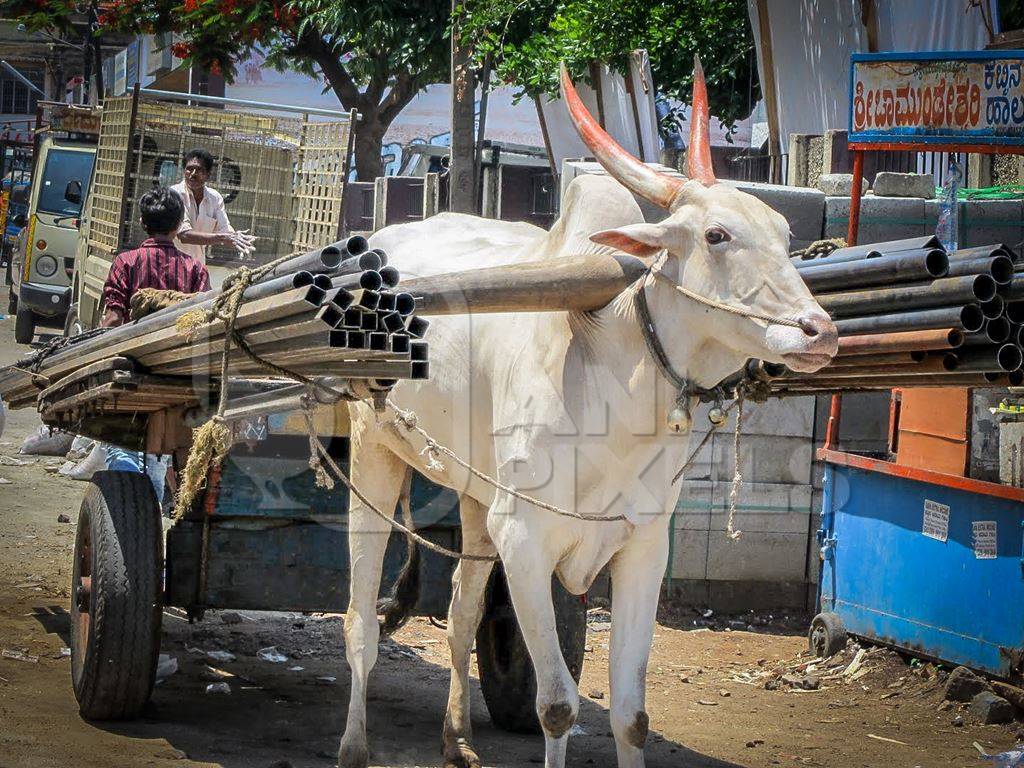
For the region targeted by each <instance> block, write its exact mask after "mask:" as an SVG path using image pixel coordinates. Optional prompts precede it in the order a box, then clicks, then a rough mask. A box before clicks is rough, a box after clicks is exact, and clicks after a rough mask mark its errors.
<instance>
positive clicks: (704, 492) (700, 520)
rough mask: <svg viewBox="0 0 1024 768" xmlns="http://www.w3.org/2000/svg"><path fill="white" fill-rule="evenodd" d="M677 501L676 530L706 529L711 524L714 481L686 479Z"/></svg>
mask: <svg viewBox="0 0 1024 768" xmlns="http://www.w3.org/2000/svg"><path fill="white" fill-rule="evenodd" d="M681 484H682V489H681V490H680V492H679V501H677V502H676V512H675V514H676V521H675V527H676V530H677V531H678V530H685V531H690V530H694V531H706V530H708V529H709V528H710V526H711V505H712V504H713V503H714V501H713V495H714V483H713V482H712V481H710V480H685V481H683V482H682V483H681Z"/></svg>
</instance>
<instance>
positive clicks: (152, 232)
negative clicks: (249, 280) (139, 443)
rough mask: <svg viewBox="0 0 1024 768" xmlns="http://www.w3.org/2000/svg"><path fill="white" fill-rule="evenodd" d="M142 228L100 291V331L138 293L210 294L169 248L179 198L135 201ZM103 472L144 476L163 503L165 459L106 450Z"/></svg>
mask: <svg viewBox="0 0 1024 768" xmlns="http://www.w3.org/2000/svg"><path fill="white" fill-rule="evenodd" d="M139 211H140V212H141V218H142V226H143V228H144V229H145V230H146V232H147V233H148V234H149V237H148V238H147V239H146V240H143V241H142V243H141V244H140V245H139V247H138V248H133V249H132V250H130V251H125V252H124V253H121V254H118V256H117V257H116V258H115V259H114V263H113V264H111V265H110V273H109V274H108V275H107V282H106V283H105V284H104V285H103V319H102V321H101V322H100V324H101V325H103V326H104V327H107V328H109V327H112V326H115V325H122V324H124V323H125V321H127V320H128V317H129V307H130V306H131V303H130V302H131V299H132V295H133V294H134V293H135V292H136V291H138V290H139V289H140V288H157V289H161V290H168V289H169V290H172V291H180V292H181V293H197V292H199V291H208V290H209V289H210V275H209V273H208V272H207V271H206V266H205V265H204V264H203V263H202V262H200V261H199V260H198V259H195V258H193V257H192V256H189V255H188V254H187V253H182V252H181V251H179V250H178V249H177V248H175V247H174V235H175V233H177V231H178V227H180V226H181V222H182V219H183V218H184V216H185V207H184V205H183V204H182V202H181V198H180V197H178V195H176V194H175V193H174V192H172V191H171V190H169V189H167V188H166V187H158V188H156V189H153V190H151V191H149V192H147V193H146V194H144V195H143V196H142V197H141V198H140V199H139ZM105 448H106V454H107V469H112V470H118V471H122V472H145V473H146V474H147V475H149V479H150V480H151V481H152V483H153V490H154V492H155V493H156V501H157V504H158V505H161V504H162V503H163V500H164V487H165V484H166V481H167V469H168V467H169V466H170V458H171V457H170V456H144V455H143V454H142V453H141V452H140V451H133V450H129V449H127V448H122V447H120V446H117V445H111V444H109V443H108V444H107V445H106V446H105Z"/></svg>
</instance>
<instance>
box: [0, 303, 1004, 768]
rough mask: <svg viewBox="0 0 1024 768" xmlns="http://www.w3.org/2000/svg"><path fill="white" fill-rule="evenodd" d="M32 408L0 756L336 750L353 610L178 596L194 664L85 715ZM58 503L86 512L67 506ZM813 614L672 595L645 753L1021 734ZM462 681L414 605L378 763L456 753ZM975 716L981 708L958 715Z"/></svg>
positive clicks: (0, 534)
mask: <svg viewBox="0 0 1024 768" xmlns="http://www.w3.org/2000/svg"><path fill="white" fill-rule="evenodd" d="M22 351H24V348H22V347H17V346H16V345H15V344H14V342H13V318H6V319H4V320H3V321H0V364H6V363H9V362H11V361H13V360H14V359H16V357H17V356H18V355H19V354H21V352H22ZM35 425H36V421H35V414H34V412H32V411H18V412H15V413H13V414H9V416H8V422H7V429H6V431H5V433H4V434H3V435H2V436H0V478H4V479H6V480H9V481H10V483H9V484H0V648H2V649H5V650H9V651H15V652H17V651H22V652H24V653H26V654H27V655H28V657H29V659H31V658H32V657H38V660H37V661H32V660H23V659H14V658H3V657H0V768H45V767H47V766H54V767H57V766H59V767H60V768H66V766H75V767H76V768H114V767H120V766H125V767H131V768H135V767H136V766H174V768H184V767H186V766H223V768H271V767H272V766H276V768H284V766H292V767H293V768H329V767H330V766H333V765H335V755H336V750H337V745H338V739H339V736H340V733H341V729H342V725H343V723H344V715H345V708H346V705H347V698H348V670H347V666H346V664H345V660H344V654H343V653H342V648H343V641H342V632H341V620H340V618H339V617H330V616H301V615H284V614H273V615H266V614H259V613H254V612H247V613H244V614H241V615H239V616H231V615H225V614H223V613H220V614H218V613H211V614H208V616H207V618H206V620H205V621H204V622H202V623H200V624H196V625H191V626H190V625H189V624H188V622H187V621H186V620H184V618H183V617H182V616H181V615H180V614H179V613H178V612H176V611H172V610H167V611H165V614H164V640H163V652H164V653H166V654H169V655H170V656H172V657H174V659H175V660H176V661H177V664H178V671H177V672H176V673H174V674H173V675H171V676H170V677H168V678H167V679H166V680H164V682H162V683H161V684H160V685H159V686H158V687H157V688H156V690H155V692H154V695H153V699H152V704H151V706H150V708H149V710H148V711H147V713H146V715H145V717H144V718H143V719H141V720H139V721H137V722H132V723H90V722H86V721H84V720H82V719H81V718H80V717H79V715H78V710H77V706H76V704H75V700H74V696H73V695H72V691H71V685H70V661H69V659H68V658H67V657H66V656H65V655H62V649H64V648H66V647H67V645H68V642H69V640H68V630H69V625H68V607H69V601H68V594H69V591H68V587H69V581H70V564H71V549H72V544H73V540H74V531H75V521H76V519H77V510H78V506H79V503H80V500H81V496H82V493H83V491H84V484H83V483H81V482H76V481H73V480H67V479H64V478H62V477H59V476H57V475H55V474H51V473H48V472H47V471H46V466H47V464H48V463H52V462H53V460H49V459H45V458H38V459H32V458H29V463H28V464H25V465H22V466H16V465H11V463H10V462H8V461H7V460H5V459H4V458H3V457H14V456H15V454H16V451H17V448H18V446H19V445H20V443H21V440H22V439H23V438H24V436H25V435H26V434H27V433H28V432H30V431H31V430H32V429H33V428H34V427H35ZM62 513H63V514H67V515H69V516H70V518H71V522H70V523H59V522H58V520H57V517H58V515H59V514H62ZM591 619H592V621H591V624H590V629H589V632H588V641H587V642H588V645H587V649H588V652H587V654H586V662H585V665H584V671H583V680H582V682H581V685H580V692H581V695H582V705H581V708H580V719H579V722H578V727H577V729H576V733H577V735H575V736H574V737H573V738H572V740H571V742H570V746H569V758H568V764H569V765H570V766H590V765H597V766H612V765H614V764H615V749H614V743H613V740H612V738H611V732H610V726H609V722H608V711H607V705H608V692H607V691H608V683H607V680H608V632H607V623H606V621H605V619H606V616H603V615H602V614H601V612H600V610H599V609H595V610H594V611H593V616H592V617H591ZM748 621H749V622H750V630H752V631H748V630H747V629H746V627H747V626H748V624H747V622H748ZM803 626H805V623H804V620H803V619H797V618H793V619H791V620H790V621H788V622H785V621H778V620H776V621H768V620H767V617H766V616H765V615H762V616H755V617H746V618H745V619H737V618H736V617H732V619H731V621H729V620H728V619H727V618H725V617H723V618H722V619H719V617H712V619H711V620H704V619H703V617H702V616H701V615H700V614H699V613H698V612H697V611H694V610H692V609H690V608H688V607H681V606H670V607H669V606H667V607H666V609H665V610H664V611H663V616H662V618H661V621H660V622H659V626H658V628H657V630H656V634H655V639H654V648H653V651H652V654H651V663H650V667H649V670H648V676H647V683H648V693H647V702H648V712H649V714H650V721H651V737H650V739H649V741H648V746H647V764H648V765H649V766H655V767H661V766H664V767H666V768H667V767H668V766H672V767H673V768H730V767H732V766H751V767H753V766H776V765H781V766H827V767H829V768H855V767H857V766H872V767H874V766H887V768H902V767H903V766H906V767H907V768H913V767H914V766H922V767H925V766H927V767H931V766H936V767H937V766H981V765H991V763H986V762H982V760H981V759H980V757H979V754H978V751H977V749H976V747H975V746H973V743H974V742H977V743H978V744H979V745H981V747H983V748H984V749H986V750H987V751H988V752H990V753H993V752H999V751H1002V750H1004V749H1006V748H1008V747H1010V746H1012V745H1013V743H1014V742H1015V734H1016V732H1017V729H1018V726H1017V724H1011V725H1008V726H981V725H975V724H972V723H971V722H970V720H969V718H968V716H967V714H966V713H963V714H961V711H960V710H959V709H957V708H956V707H953V706H951V705H949V704H944V703H943V702H942V699H941V676H942V674H943V672H942V671H940V670H936V669H935V668H934V667H933V666H931V665H920V664H917V663H916V662H915V664H914V665H913V666H912V665H910V664H909V663H908V660H905V659H902V658H900V657H899V656H897V655H896V654H894V653H891V652H889V651H884V650H879V649H872V650H870V651H869V652H868V653H867V654H866V656H864V657H863V658H862V668H863V669H867V670H868V671H867V672H864V673H857V674H847V675H844V674H843V672H844V671H846V670H847V669H848V667H849V664H850V663H851V662H852V660H853V658H854V656H855V653H856V650H857V649H856V648H854V647H853V646H851V647H850V648H849V649H848V650H847V652H846V653H845V654H844V656H843V657H842V658H840V659H837V660H835V661H833V662H830V663H820V662H819V663H817V664H815V665H814V667H812V668H809V669H808V668H805V667H806V666H807V664H808V663H809V662H811V660H810V659H808V658H805V657H801V656H800V655H799V654H801V653H802V652H803V649H804V648H805V640H804V637H803V634H802V627H803ZM734 627H735V628H734ZM268 646H276V648H277V649H278V650H279V651H280V652H281V653H283V654H285V655H287V657H288V660H287V661H286V662H283V663H270V662H268V661H264V660H261V659H259V658H258V657H257V651H258V650H259V649H261V648H266V647H268ZM214 650H224V651H229V652H230V653H232V654H234V656H235V659H234V660H233V661H213V660H211V659H210V658H209V657H208V656H207V655H206V652H209V651H214ZM300 668H301V669H300ZM782 672H788V673H795V674H796V675H797V677H798V679H802V678H803V677H804V676H806V675H808V674H810V675H812V676H815V677H817V678H818V682H819V683H820V685H819V687H818V688H817V689H816V690H808V691H805V690H795V689H793V688H790V687H788V686H787V685H785V684H784V683H782V684H780V683H779V679H780V678H779V675H780V674H781V673H782ZM322 678H336V680H333V681H332V680H330V679H322ZM447 679H448V663H447V649H446V644H445V639H444V633H443V631H442V630H440V629H438V628H436V627H434V626H432V625H431V624H430V623H428V622H427V621H426V620H423V619H416V620H414V621H412V622H410V624H409V625H407V626H406V627H405V628H404V629H402V630H401V631H400V632H399V633H398V634H397V635H396V637H395V638H394V639H393V640H391V641H386V642H385V643H384V644H383V647H382V654H381V658H380V661H379V663H378V666H377V668H376V670H374V673H373V675H372V677H371V684H370V697H369V698H370V704H369V730H370V746H371V751H372V762H373V764H374V765H379V766H396V767H397V766H437V765H440V764H441V761H440V755H439V751H438V746H439V743H440V731H441V721H442V717H443V713H444V706H445V700H446V695H447ZM211 682H227V683H228V684H229V686H230V689H231V693H230V695H223V694H219V695H218V694H208V693H206V688H207V686H208V685H210V683H211ZM766 683H767V685H768V688H766V687H765V686H766ZM776 686H777V687H776ZM769 688H774V689H773V690H769ZM473 712H474V728H475V745H476V747H477V750H478V751H479V753H480V755H481V757H482V759H483V761H484V764H485V765H487V766H522V765H530V764H540V763H543V743H542V740H541V739H540V738H539V737H535V736H521V735H511V734H507V733H504V732H501V731H499V730H497V729H495V728H494V727H493V726H491V724H490V722H489V720H488V717H487V711H486V708H485V706H484V703H483V699H482V697H481V696H480V693H479V689H478V688H477V689H476V690H475V691H474V695H473ZM960 719H963V720H966V723H965V724H964V725H957V724H954V721H957V722H959V720H960Z"/></svg>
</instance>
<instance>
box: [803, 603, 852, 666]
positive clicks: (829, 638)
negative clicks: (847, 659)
mask: <svg viewBox="0 0 1024 768" xmlns="http://www.w3.org/2000/svg"><path fill="white" fill-rule="evenodd" d="M846 639H847V638H846V629H845V628H844V627H843V622H842V619H840V618H839V616H837V615H836V614H834V613H819V614H818V615H817V616H815V617H814V618H813V619H811V626H810V629H808V630H807V648H808V650H809V651H810V652H811V653H812V654H814V655H815V656H820V657H821V658H825V659H827V658H829V657H830V656H835V655H836V654H837V653H839V652H840V651H841V650H843V649H844V648H845V647H846Z"/></svg>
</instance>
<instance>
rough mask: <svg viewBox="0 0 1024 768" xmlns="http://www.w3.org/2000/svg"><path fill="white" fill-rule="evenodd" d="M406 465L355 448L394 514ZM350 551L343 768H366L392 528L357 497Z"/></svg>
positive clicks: (356, 463) (360, 483) (368, 480)
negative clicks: (369, 696) (371, 682)
mask: <svg viewBox="0 0 1024 768" xmlns="http://www.w3.org/2000/svg"><path fill="white" fill-rule="evenodd" d="M404 476H405V464H404V463H403V462H402V461H401V460H400V459H399V458H398V457H397V456H395V455H394V454H393V453H391V452H390V451H388V450H386V449H385V448H382V447H381V446H379V445H373V444H370V445H360V446H358V448H357V449H355V450H353V455H352V467H351V477H352V482H353V483H354V484H355V486H356V487H357V488H359V490H360V491H362V493H363V494H364V495H365V496H366V498H367V499H369V500H370V501H371V502H373V504H374V506H376V507H377V509H379V510H381V511H383V512H386V513H387V514H388V515H393V514H394V512H395V504H396V503H397V502H398V496H399V494H400V492H401V486H402V479H403V477H404ZM348 522H349V534H348V547H349V554H350V556H351V568H350V574H349V583H350V584H351V588H350V595H349V601H348V611H347V612H346V613H345V658H346V659H347V660H348V665H349V667H350V668H351V669H352V690H351V691H350V693H349V702H348V718H347V720H346V721H345V735H344V736H342V737H341V749H340V751H339V753H338V765H339V768H366V765H367V764H368V762H369V749H368V747H367V743H366V685H367V679H368V678H369V676H370V670H371V669H373V665H374V664H376V662H377V640H378V638H379V636H380V628H379V626H378V624H377V593H378V592H379V590H380V576H381V567H382V565H383V562H384V550H385V548H386V547H387V543H388V536H389V535H390V533H391V526H389V525H388V524H387V522H385V521H384V520H381V519H380V518H379V517H377V515H375V514H373V513H372V512H371V511H370V510H368V509H367V508H366V507H365V506H364V505H363V504H362V502H360V501H359V500H358V499H356V498H355V496H352V498H351V499H350V501H349V521H348Z"/></svg>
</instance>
